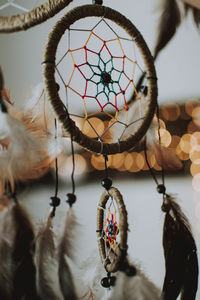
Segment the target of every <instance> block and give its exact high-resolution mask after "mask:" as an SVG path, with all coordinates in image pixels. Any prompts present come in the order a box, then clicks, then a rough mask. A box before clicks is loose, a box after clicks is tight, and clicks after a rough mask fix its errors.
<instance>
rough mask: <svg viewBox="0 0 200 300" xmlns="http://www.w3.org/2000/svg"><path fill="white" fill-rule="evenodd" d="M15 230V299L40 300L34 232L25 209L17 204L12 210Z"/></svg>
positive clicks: (13, 255) (13, 254)
mask: <svg viewBox="0 0 200 300" xmlns="http://www.w3.org/2000/svg"><path fill="white" fill-rule="evenodd" d="M12 217H13V226H14V228H15V237H14V247H13V253H12V258H13V264H14V266H15V270H14V273H13V299H15V300H18V299H20V300H21V299H27V300H31V299H33V300H36V299H38V297H37V294H36V284H35V273H36V272H35V266H34V262H33V253H34V238H35V237H34V230H33V225H32V223H31V220H30V217H29V215H28V213H27V211H26V210H25V207H24V206H23V205H22V204H21V203H19V202H17V203H16V204H15V205H14V206H13V209H12Z"/></svg>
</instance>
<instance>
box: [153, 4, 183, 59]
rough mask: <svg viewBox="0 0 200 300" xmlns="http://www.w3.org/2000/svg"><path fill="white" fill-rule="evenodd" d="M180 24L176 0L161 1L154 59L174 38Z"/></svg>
mask: <svg viewBox="0 0 200 300" xmlns="http://www.w3.org/2000/svg"><path fill="white" fill-rule="evenodd" d="M180 23H181V14H180V10H179V7H178V4H177V0H163V5H162V13H161V17H160V22H159V25H158V28H159V32H158V37H157V42H156V46H155V50H154V59H155V58H156V57H157V55H158V53H159V52H160V51H161V50H162V49H163V48H164V47H165V46H166V45H167V43H168V42H169V41H170V40H171V39H172V37H173V36H174V34H175V32H176V30H177V28H178V26H179V25H180Z"/></svg>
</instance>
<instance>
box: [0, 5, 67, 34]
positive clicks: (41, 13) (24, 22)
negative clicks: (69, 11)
mask: <svg viewBox="0 0 200 300" xmlns="http://www.w3.org/2000/svg"><path fill="white" fill-rule="evenodd" d="M70 2H72V0H49V1H47V2H45V3H44V4H41V5H40V6H38V7H36V8H34V9H32V10H31V11H28V12H24V13H22V14H20V15H16V16H11V17H0V33H11V32H16V31H22V30H27V29H29V28H31V27H33V26H36V25H38V24H41V23H43V22H45V21H46V20H48V19H49V18H52V17H53V16H55V15H56V14H57V13H58V12H59V11H61V10H62V9H64V8H65V7H66V6H67V5H68V4H69V3H70Z"/></svg>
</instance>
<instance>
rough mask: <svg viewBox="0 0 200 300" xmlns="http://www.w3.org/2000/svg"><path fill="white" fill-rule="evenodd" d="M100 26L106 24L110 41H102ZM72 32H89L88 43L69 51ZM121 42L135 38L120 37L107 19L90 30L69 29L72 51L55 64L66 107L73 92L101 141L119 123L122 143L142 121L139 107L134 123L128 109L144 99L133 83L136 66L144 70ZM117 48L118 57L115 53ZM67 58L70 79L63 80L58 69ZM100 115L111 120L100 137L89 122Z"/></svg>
mask: <svg viewBox="0 0 200 300" xmlns="http://www.w3.org/2000/svg"><path fill="white" fill-rule="evenodd" d="M101 23H104V24H105V25H106V26H107V27H108V28H109V30H110V31H111V32H112V34H113V35H114V36H113V37H112V38H111V39H103V38H102V37H101V36H100V35H99V34H97V33H96V32H95V31H96V29H97V28H98V26H99V25H100V24H101ZM72 31H73V32H88V37H87V38H86V41H85V43H84V44H83V45H81V46H80V47H77V48H74V49H71V48H70V34H71V32H72ZM122 41H128V42H129V43H130V42H132V43H134V40H133V39H130V38H123V37H120V36H119V35H118V34H117V33H116V32H115V30H114V29H113V28H112V27H111V26H110V25H109V24H108V23H107V21H106V20H105V19H104V18H101V19H100V21H99V22H98V23H97V24H96V25H95V26H93V28H92V29H90V30H88V29H74V28H70V29H69V30H68V45H69V48H68V50H67V52H66V53H65V54H64V55H63V56H62V57H61V59H60V60H59V61H58V63H57V65H56V70H57V72H58V75H59V77H60V78H61V80H62V82H63V84H64V87H65V89H66V95H67V97H66V98H67V101H66V106H67V107H68V98H69V97H68V91H69V90H70V91H71V92H72V94H74V95H76V96H78V98H80V99H81V100H82V103H83V108H84V114H85V115H84V117H83V118H84V119H85V120H86V121H87V122H88V123H89V125H90V126H91V128H92V129H93V130H94V132H95V133H96V135H97V137H98V139H99V140H100V141H101V140H102V136H103V135H104V134H105V132H107V131H108V129H110V128H111V127H112V126H113V125H114V124H116V123H119V124H121V125H123V126H124V128H123V131H122V132H121V136H120V137H118V141H119V140H120V139H121V138H122V136H123V135H124V132H125V131H126V128H127V127H129V126H130V125H132V124H135V123H137V122H139V121H141V120H142V119H143V115H142V113H141V108H140V109H139V110H140V113H138V116H137V117H136V118H135V119H134V121H133V120H131V122H128V111H129V108H130V107H131V106H132V105H133V104H135V103H136V102H137V101H138V100H141V99H142V97H141V94H140V92H139V91H137V89H136V85H135V83H134V79H135V73H136V67H137V68H138V69H139V70H140V72H142V73H143V70H142V68H141V67H140V66H139V64H138V62H137V60H133V59H132V58H129V56H128V55H126V53H125V50H124V48H123V45H122ZM94 44H95V47H94ZM94 48H95V49H94ZM96 48H97V49H96ZM116 48H117V52H118V53H117V55H116V54H115V52H116V51H115V50H116ZM133 52H134V49H133ZM67 57H68V60H69V57H70V60H71V65H72V71H71V74H70V76H69V79H68V80H64V77H66V76H63V75H61V73H62V72H61V71H60V70H59V67H60V65H61V63H62V62H63V61H64V59H65V58H67ZM77 78H78V80H77ZM83 83H84V84H83ZM133 93H134V94H135V100H134V101H133V103H132V104H131V105H130V106H129V105H128V104H127V102H128V100H129V99H127V97H128V96H129V97H130V95H131V94H133ZM94 103H95V108H96V107H97V108H98V109H97V110H95V111H92V112H89V109H90V106H92V105H93V106H94ZM88 107H89V109H88ZM109 109H112V111H113V110H114V112H112V113H111V112H110V111H109ZM69 113H70V112H69ZM100 113H103V114H104V115H106V116H107V117H108V118H110V119H111V120H112V122H111V123H110V125H109V128H107V129H106V131H105V132H103V134H101V135H99V134H98V132H97V131H96V129H95V128H94V126H93V125H92V124H91V123H90V118H91V117H92V116H95V115H99V114H100ZM70 115H71V116H73V115H74V116H78V117H81V116H79V115H76V114H73V113H70ZM122 116H123V117H122Z"/></svg>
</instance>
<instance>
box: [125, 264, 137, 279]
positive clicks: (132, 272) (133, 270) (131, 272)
mask: <svg viewBox="0 0 200 300" xmlns="http://www.w3.org/2000/svg"><path fill="white" fill-rule="evenodd" d="M125 273H126V275H127V276H130V277H131V276H135V275H136V274H137V271H136V268H135V267H134V266H128V267H127V269H126V270H125Z"/></svg>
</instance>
